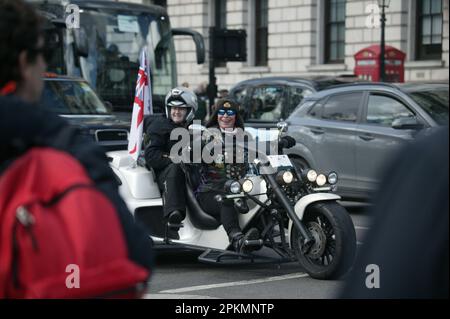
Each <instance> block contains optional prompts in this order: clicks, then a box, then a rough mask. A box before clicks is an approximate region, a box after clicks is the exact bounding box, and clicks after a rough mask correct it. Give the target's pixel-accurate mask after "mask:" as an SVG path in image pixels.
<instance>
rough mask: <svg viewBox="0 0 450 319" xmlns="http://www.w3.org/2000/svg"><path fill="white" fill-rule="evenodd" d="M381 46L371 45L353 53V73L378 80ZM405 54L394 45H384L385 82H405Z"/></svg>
mask: <svg viewBox="0 0 450 319" xmlns="http://www.w3.org/2000/svg"><path fill="white" fill-rule="evenodd" d="M380 54H381V46H380V45H372V46H370V47H367V48H364V49H362V50H361V51H359V52H358V53H356V54H355V75H356V76H357V77H358V78H360V79H362V80H367V81H372V82H379V81H380V79H381V76H380ZM405 58H406V54H405V53H404V52H402V51H400V50H398V49H396V48H394V47H391V46H389V45H386V47H385V72H386V82H405Z"/></svg>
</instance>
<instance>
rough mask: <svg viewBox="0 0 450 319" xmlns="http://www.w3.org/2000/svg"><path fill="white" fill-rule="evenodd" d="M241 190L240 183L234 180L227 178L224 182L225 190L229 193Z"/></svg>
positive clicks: (236, 192) (237, 192)
mask: <svg viewBox="0 0 450 319" xmlns="http://www.w3.org/2000/svg"><path fill="white" fill-rule="evenodd" d="M241 190H242V187H241V183H239V182H238V181H234V180H229V181H227V182H226V183H225V191H226V192H229V193H231V194H239V193H240V192H241Z"/></svg>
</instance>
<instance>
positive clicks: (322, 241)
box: [291, 202, 356, 279]
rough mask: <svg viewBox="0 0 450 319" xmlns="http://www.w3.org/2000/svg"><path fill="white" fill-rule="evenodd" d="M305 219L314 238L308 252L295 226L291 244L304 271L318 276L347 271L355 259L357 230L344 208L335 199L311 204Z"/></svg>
mask: <svg viewBox="0 0 450 319" xmlns="http://www.w3.org/2000/svg"><path fill="white" fill-rule="evenodd" d="M302 222H303V224H304V225H305V226H306V228H307V229H308V230H309V232H310V233H311V235H312V236H313V237H314V240H315V242H314V244H313V245H312V247H311V248H310V249H309V250H307V251H306V253H305V252H304V247H303V244H302V243H303V238H302V237H301V235H300V232H299V231H298V230H297V228H296V227H292V233H291V247H292V248H293V250H294V252H295V256H296V257H297V260H298V261H299V263H300V265H301V266H302V267H303V268H304V269H305V271H306V272H307V273H308V274H309V275H310V276H311V277H312V278H316V279H336V278H339V277H341V276H343V275H344V274H345V273H347V272H348V270H349V269H350V268H351V266H352V265H353V262H354V259H355V254H356V232H355V227H354V225H353V222H352V219H351V218H350V215H349V214H348V212H347V211H346V210H345V208H344V207H342V206H341V205H339V204H338V203H336V202H324V203H315V204H312V205H310V206H308V208H307V209H306V211H305V214H304V215H303V220H302Z"/></svg>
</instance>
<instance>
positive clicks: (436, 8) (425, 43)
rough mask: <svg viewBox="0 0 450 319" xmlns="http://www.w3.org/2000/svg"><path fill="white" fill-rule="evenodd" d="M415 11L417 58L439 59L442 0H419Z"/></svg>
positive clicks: (440, 51) (440, 50)
mask: <svg viewBox="0 0 450 319" xmlns="http://www.w3.org/2000/svg"><path fill="white" fill-rule="evenodd" d="M417 11H418V14H417V18H418V21H417V27H418V32H417V33H416V34H417V38H416V45H417V47H416V53H417V54H416V57H417V60H438V59H441V56H442V0H419V1H418V2H417Z"/></svg>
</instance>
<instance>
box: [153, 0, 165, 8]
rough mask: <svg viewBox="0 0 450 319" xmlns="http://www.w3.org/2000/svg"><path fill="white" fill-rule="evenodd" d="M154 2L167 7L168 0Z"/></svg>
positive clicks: (155, 0)
mask: <svg viewBox="0 0 450 319" xmlns="http://www.w3.org/2000/svg"><path fill="white" fill-rule="evenodd" d="M153 3H154V4H156V5H157V6H161V7H164V8H167V0H154V1H153Z"/></svg>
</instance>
